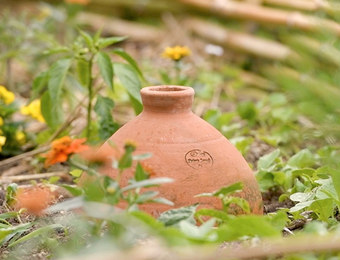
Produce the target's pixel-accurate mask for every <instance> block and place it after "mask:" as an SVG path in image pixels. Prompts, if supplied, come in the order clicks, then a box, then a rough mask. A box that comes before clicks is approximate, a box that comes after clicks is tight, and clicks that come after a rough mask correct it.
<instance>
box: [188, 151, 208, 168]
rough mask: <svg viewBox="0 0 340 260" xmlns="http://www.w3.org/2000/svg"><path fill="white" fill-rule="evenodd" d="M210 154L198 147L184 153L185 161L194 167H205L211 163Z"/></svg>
mask: <svg viewBox="0 0 340 260" xmlns="http://www.w3.org/2000/svg"><path fill="white" fill-rule="evenodd" d="M213 161H214V160H213V158H212V156H211V155H210V154H209V153H208V152H206V151H202V150H200V149H193V150H191V151H189V152H187V153H186V154H185V162H186V163H187V164H188V165H189V166H190V167H192V168H194V169H206V168H209V167H211V166H212V165H213Z"/></svg>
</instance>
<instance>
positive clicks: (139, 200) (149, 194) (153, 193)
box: [135, 191, 159, 204]
mask: <svg viewBox="0 0 340 260" xmlns="http://www.w3.org/2000/svg"><path fill="white" fill-rule="evenodd" d="M158 193H159V192H158V191H146V192H144V193H142V194H140V195H138V198H137V200H136V201H135V203H137V204H141V203H145V202H147V201H148V200H151V199H152V198H154V197H156V196H157V195H158Z"/></svg>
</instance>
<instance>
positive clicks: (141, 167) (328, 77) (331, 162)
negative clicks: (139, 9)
mask: <svg viewBox="0 0 340 260" xmlns="http://www.w3.org/2000/svg"><path fill="white" fill-rule="evenodd" d="M39 8H40V12H39V13H37V14H36V15H34V16H30V15H28V14H21V13H20V14H19V15H18V13H13V12H11V11H9V10H8V11H3V13H2V16H3V19H2V20H1V21H0V37H1V39H3V40H2V41H1V43H0V47H1V50H2V54H1V56H0V61H1V72H2V74H1V82H2V83H1V84H3V86H1V87H0V129H1V132H0V147H1V153H0V156H1V161H0V170H1V172H2V173H1V181H2V190H1V196H0V198H1V200H0V201H1V205H2V206H1V208H0V213H1V214H0V245H1V248H0V252H1V257H2V258H3V259H78V258H87V259H95V258H96V259H98V258H104V259H105V258H108V259H111V258H112V259H113V258H117V257H121V258H122V257H124V258H126V259H156V258H157V259H159V258H162V259H168V258H169V259H170V258H171V259H176V258H178V259H184V258H185V259H191V258H195V259H197V258H200V259H306V260H307V259H332V260H335V259H340V254H339V252H340V250H339V244H340V243H339V240H340V238H339V236H340V233H339V232H340V226H339V218H340V215H339V207H340V199H339V198H340V175H339V168H338V166H339V164H338V158H339V146H338V131H337V129H338V120H339V117H338V112H339V111H338V99H337V97H338V89H337V88H336V87H335V86H330V85H329V84H330V82H332V83H334V84H335V85H336V84H337V81H336V77H335V75H334V73H335V72H337V67H336V66H335V67H334V66H333V65H334V64H332V65H331V64H329V63H330V62H329V58H330V57H329V56H327V57H328V58H327V57H326V58H327V59H326V60H327V61H326V63H327V64H328V66H327V67H323V66H321V65H320V63H319V62H320V61H319V59H320V57H312V55H310V52H311V50H310V49H307V50H306V49H304V51H305V52H303V53H302V54H304V55H306V57H309V59H306V60H302V61H301V60H299V59H297V60H294V61H295V63H294V62H292V64H291V66H292V67H294V68H295V69H299V68H301V66H302V65H306V64H308V65H309V66H308V68H309V69H310V70H311V71H313V72H315V73H316V77H317V78H318V81H316V80H315V78H310V77H309V75H308V73H307V72H306V71H305V72H306V74H304V78H303V80H299V77H295V74H294V72H293V71H292V69H291V68H288V67H287V66H286V65H284V66H283V65H282V64H279V65H278V66H272V67H268V68H267V69H266V70H265V71H264V72H263V75H268V78H271V79H272V80H273V81H274V82H275V83H276V86H275V88H274V89H272V88H270V89H269V90H268V89H266V90H265V91H263V90H261V91H258V89H257V90H256V91H255V92H251V89H250V88H247V84H246V82H244V81H241V80H240V75H241V74H242V73H243V72H242V71H241V70H240V69H239V68H237V67H234V66H232V65H230V64H228V63H225V62H216V60H217V59H218V57H212V56H210V55H208V54H206V56H205V59H206V61H207V63H206V64H202V66H198V65H197V64H194V63H193V62H191V60H190V59H189V58H190V57H191V56H190V54H191V55H194V54H193V53H191V50H190V49H188V48H187V47H182V46H177V47H168V48H166V49H165V50H164V51H163V52H159V53H156V54H155V56H157V60H156V61H155V60H154V59H156V58H155V56H153V57H152V58H150V57H149V56H148V55H146V56H144V55H142V54H141V53H139V52H138V51H136V50H138V48H140V47H141V48H142V49H144V50H145V49H146V50H148V49H149V52H147V53H150V52H152V50H153V46H147V45H142V44H140V43H129V42H127V43H125V41H126V38H125V37H112V36H105V35H103V33H102V31H101V30H99V31H91V30H87V28H86V27H85V28H82V27H81V25H79V24H77V23H76V17H77V15H78V14H79V13H80V12H81V9H82V8H83V6H82V5H79V4H74V3H64V4H63V5H61V6H57V7H53V6H49V5H41V6H39ZM19 36H20V37H19ZM287 37H288V36H287ZM285 39H286V41H294V40H296V38H294V39H293V38H289V37H288V38H285ZM294 44H295V45H296V46H297V47H296V48H297V49H300V48H301V44H302V43H301V42H299V41H295V42H294ZM335 45H336V44H335ZM131 46H132V47H131ZM136 46H137V47H136ZM130 53H134V54H130ZM307 54H309V55H307ZM221 59H222V58H221ZM137 60H138V62H137ZM150 61H152V62H150ZM153 62H154V63H153ZM306 62H307V63H306ZM333 63H334V62H333ZM156 64H157V65H156ZM158 64H162V66H158ZM216 64H218V66H217V65H216ZM280 66H281V67H280ZM313 66H314V67H313ZM304 70H307V68H306V67H304ZM13 71H16V72H20V75H23V77H22V78H21V77H16V75H17V73H14V72H13ZM266 82H267V81H266ZM319 83H320V84H321V86H322V90H320V87H319V86H320V85H318V84H319ZM150 84H180V85H190V86H192V87H193V88H194V89H195V91H196V99H195V105H194V107H193V110H194V112H195V113H196V114H198V115H200V116H202V118H204V119H205V120H206V121H208V122H209V123H210V124H212V125H213V126H215V127H216V128H217V129H219V130H220V131H221V132H222V133H223V135H225V136H226V137H227V138H228V139H229V140H230V141H231V142H232V143H233V144H234V145H235V146H236V147H237V148H238V150H239V151H240V152H241V153H242V154H243V155H244V156H245V158H246V159H247V161H248V162H249V164H250V165H251V167H252V168H253V170H254V173H255V174H256V177H257V180H258V183H259V186H260V188H261V192H262V195H263V199H264V212H265V214H264V215H263V216H255V215H250V214H244V215H240V216H234V215H230V214H228V208H229V207H231V206H234V207H241V208H242V209H243V210H244V211H245V212H247V211H249V206H248V204H247V202H246V201H244V200H242V199H239V198H238V197H237V196H235V195H237V192H238V191H239V190H240V189H241V188H242V185H243V184H242V183H235V184H233V185H231V186H229V187H221V189H220V190H218V191H215V192H214V193H211V194H209V196H216V197H218V198H219V199H220V200H221V204H222V205H223V210H213V209H198V208H197V205H188V207H185V208H180V209H174V210H171V211H168V212H165V213H163V214H162V215H161V216H160V217H159V218H158V219H155V218H153V217H151V216H149V215H148V214H146V213H144V212H141V211H138V205H140V204H143V203H146V202H155V203H166V204H170V205H171V201H168V200H167V199H166V198H159V197H158V194H157V193H156V192H154V191H150V190H149V191H148V190H147V188H148V187H152V186H154V185H162V184H165V183H168V182H171V181H172V180H171V179H168V178H152V175H153V172H152V169H151V168H150V167H148V166H147V165H145V164H143V160H144V159H145V158H147V157H148V156H150V155H143V156H134V150H135V148H136V147H135V144H134V143H133V142H128V143H126V146H125V153H123V154H120V155H118V154H117V152H116V150H115V148H114V147H112V151H110V153H113V154H117V156H115V158H108V157H107V156H106V155H105V154H103V155H101V156H94V151H95V150H93V149H94V148H92V147H93V146H96V145H98V144H100V143H102V142H103V141H105V140H106V139H107V138H108V137H109V136H110V135H111V134H112V133H113V132H115V131H116V130H117V129H118V128H119V127H120V126H121V124H123V123H125V122H126V121H127V120H128V119H130V118H132V117H133V116H135V115H136V114H138V113H140V111H141V109H142V105H141V99H140V95H139V90H140V89H141V87H144V86H147V85H150ZM277 86H280V87H282V88H278V87H277ZM287 89H288V90H287ZM252 90H254V88H253V89H252ZM301 100H302V101H303V102H302V101H301ZM112 111H113V113H112ZM107 161H110V162H111V163H112V167H115V168H116V169H117V170H118V171H119V172H120V174H124V171H125V170H126V169H128V168H130V167H135V176H134V178H133V179H132V180H131V182H130V183H129V184H128V186H125V187H121V186H120V185H119V179H116V180H113V179H110V178H108V177H105V176H102V175H100V174H99V173H98V172H97V168H98V166H99V164H100V163H102V162H107ZM89 163H90V164H89ZM83 171H86V172H87V173H88V174H90V175H92V176H93V178H94V179H93V181H92V182H91V183H87V184H84V185H81V186H79V185H76V184H77V182H78V180H79V177H80V175H81V173H82V172H83ZM142 188H146V191H145V190H144V189H142ZM121 201H124V202H125V203H126V205H127V207H126V209H125V210H121V209H120V208H118V207H117V205H118V203H119V202H121ZM207 217H208V218H207Z"/></svg>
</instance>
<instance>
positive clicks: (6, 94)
mask: <svg viewBox="0 0 340 260" xmlns="http://www.w3.org/2000/svg"><path fill="white" fill-rule="evenodd" d="M0 99H1V100H3V101H4V102H5V104H7V105H8V104H11V103H13V101H14V99H15V95H14V93H13V92H11V91H9V90H7V89H6V88H5V87H4V86H0Z"/></svg>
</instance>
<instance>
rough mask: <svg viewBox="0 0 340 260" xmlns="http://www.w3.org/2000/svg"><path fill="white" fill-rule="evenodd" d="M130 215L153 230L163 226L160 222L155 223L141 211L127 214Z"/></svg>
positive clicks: (154, 220) (153, 219) (155, 221)
mask: <svg viewBox="0 0 340 260" xmlns="http://www.w3.org/2000/svg"><path fill="white" fill-rule="evenodd" d="M129 214H130V215H132V216H134V217H135V218H137V219H139V220H141V221H142V222H144V223H145V224H147V225H148V226H150V227H151V228H153V229H154V230H157V229H161V228H163V227H164V224H163V223H162V222H160V221H157V220H156V219H155V218H154V217H153V216H151V215H149V214H148V213H146V212H143V211H133V212H130V213H129Z"/></svg>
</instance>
